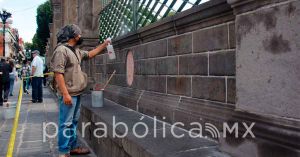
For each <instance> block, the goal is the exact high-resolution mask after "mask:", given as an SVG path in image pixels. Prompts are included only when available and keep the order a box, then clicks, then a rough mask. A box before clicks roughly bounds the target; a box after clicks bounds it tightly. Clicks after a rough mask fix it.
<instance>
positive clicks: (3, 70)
mask: <svg viewBox="0 0 300 157" xmlns="http://www.w3.org/2000/svg"><path fill="white" fill-rule="evenodd" d="M11 72H12V68H11V66H10V65H9V64H8V63H7V61H6V59H5V58H4V57H3V58H1V62H0V75H1V80H0V105H1V106H2V105H3V102H7V101H8V94H9V86H10V82H9V73H11ZM3 93H4V95H3Z"/></svg>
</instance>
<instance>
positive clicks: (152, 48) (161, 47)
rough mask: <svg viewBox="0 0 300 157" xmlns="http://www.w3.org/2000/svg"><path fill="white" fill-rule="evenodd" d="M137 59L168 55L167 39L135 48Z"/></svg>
mask: <svg viewBox="0 0 300 157" xmlns="http://www.w3.org/2000/svg"><path fill="white" fill-rule="evenodd" d="M133 51H134V58H135V59H146V58H155V57H163V56H167V53H168V52H167V39H164V40H159V41H154V42H150V43H146V44H143V45H140V46H136V47H134V48H133Z"/></svg>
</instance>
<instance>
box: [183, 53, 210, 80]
mask: <svg viewBox="0 0 300 157" xmlns="http://www.w3.org/2000/svg"><path fill="white" fill-rule="evenodd" d="M207 66H208V56H207V54H193V55H185V56H180V57H179V74H181V75H207V74H208V67H207Z"/></svg>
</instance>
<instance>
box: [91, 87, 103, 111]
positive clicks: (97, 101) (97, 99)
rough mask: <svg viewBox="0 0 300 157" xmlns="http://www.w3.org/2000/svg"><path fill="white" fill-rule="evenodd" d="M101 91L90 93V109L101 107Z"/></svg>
mask: <svg viewBox="0 0 300 157" xmlns="http://www.w3.org/2000/svg"><path fill="white" fill-rule="evenodd" d="M103 104H104V97H103V90H99V91H92V107H103Z"/></svg>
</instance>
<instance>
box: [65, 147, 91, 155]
mask: <svg viewBox="0 0 300 157" xmlns="http://www.w3.org/2000/svg"><path fill="white" fill-rule="evenodd" d="M90 153H91V152H90V150H89V149H87V148H82V147H78V148H75V149H73V150H71V151H70V154H71V155H86V154H90Z"/></svg>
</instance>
